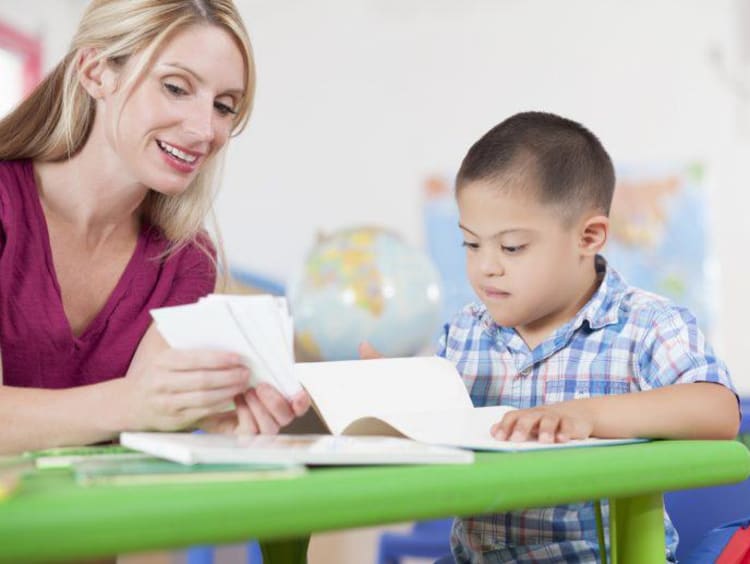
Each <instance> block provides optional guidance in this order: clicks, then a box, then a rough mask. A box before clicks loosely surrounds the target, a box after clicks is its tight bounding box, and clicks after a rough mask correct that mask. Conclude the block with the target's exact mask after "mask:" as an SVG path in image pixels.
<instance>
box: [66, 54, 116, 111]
mask: <svg viewBox="0 0 750 564" xmlns="http://www.w3.org/2000/svg"><path fill="white" fill-rule="evenodd" d="M76 59H77V60H76V68H77V70H78V81H79V82H80V83H81V86H83V88H84V90H86V92H88V93H89V96H91V97H92V98H94V99H95V100H101V99H102V98H104V97H105V96H106V95H107V94H110V93H112V92H113V91H114V89H115V86H116V82H115V78H116V77H115V76H114V71H113V69H112V68H111V65H109V64H108V61H107V60H106V59H103V58H102V57H100V56H99V51H98V50H97V49H94V48H92V47H87V48H86V49H81V50H80V51H78V54H77V56H76Z"/></svg>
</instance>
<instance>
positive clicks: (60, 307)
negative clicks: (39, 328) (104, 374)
mask: <svg viewBox="0 0 750 564" xmlns="http://www.w3.org/2000/svg"><path fill="white" fill-rule="evenodd" d="M29 167H30V171H29V172H30V175H31V183H32V186H33V188H34V193H33V194H32V197H31V200H32V205H33V207H34V212H35V213H36V215H37V219H38V222H37V223H38V224H39V225H40V227H41V237H42V246H43V247H44V249H43V251H44V258H45V262H46V265H47V271H48V273H49V277H50V280H51V282H52V286H53V287H54V289H55V292H56V294H57V303H56V304H55V306H56V309H57V314H58V319H59V321H60V323H61V326H62V327H61V328H62V329H63V330H64V331H66V333H67V336H68V337H69V338H70V340H71V341H72V342H73V343H74V344H76V345H80V344H82V343H83V342H85V341H86V340H87V339H89V338H90V337H91V336H92V335H96V334H98V333H99V332H100V328H101V327H103V326H104V325H105V324H106V321H107V319H109V317H110V315H111V314H112V311H113V310H114V309H115V307H116V305H117V303H118V302H119V301H120V297H121V296H122V294H123V293H124V292H125V290H126V289H127V287H128V284H129V283H130V279H131V278H132V276H133V272H134V270H135V269H136V265H137V264H138V262H139V259H140V257H141V256H142V255H143V253H144V251H145V246H146V233H147V226H146V224H145V223H144V224H142V225H141V226H140V228H139V230H138V240H137V241H136V245H135V249H134V250H133V254H132V255H131V256H130V259H129V260H128V262H127V264H126V265H125V269H124V270H123V271H122V274H120V278H119V279H118V280H117V284H115V287H114V288H113V289H112V292H110V294H109V296H108V297H107V300H106V301H105V302H104V305H103V306H102V307H101V309H100V310H99V311H98V312H97V313H96V315H95V316H94V317H93V318H92V319H91V321H89V323H88V324H87V325H86V326H85V327H84V329H83V331H81V332H80V333H79V334H78V335H76V334H75V333H74V332H73V326H72V325H71V324H70V319H69V318H68V314H67V313H66V312H65V304H64V303H63V298H62V289H61V288H60V281H59V280H58V278H57V270H56V269H55V261H54V258H53V256H52V244H51V241H50V236H49V226H48V224H47V216H46V215H44V208H43V207H42V201H41V197H40V194H39V186H38V185H37V182H36V172H35V170H34V163H33V162H32V161H29Z"/></svg>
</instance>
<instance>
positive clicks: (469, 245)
mask: <svg viewBox="0 0 750 564" xmlns="http://www.w3.org/2000/svg"><path fill="white" fill-rule="evenodd" d="M461 246H462V247H464V248H466V249H468V250H470V251H476V250H477V249H478V248H479V243H469V242H468V241H464V242H463V243H461Z"/></svg>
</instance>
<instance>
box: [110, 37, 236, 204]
mask: <svg viewBox="0 0 750 564" xmlns="http://www.w3.org/2000/svg"><path fill="white" fill-rule="evenodd" d="M137 62H138V57H133V58H131V60H129V61H128V63H126V65H125V66H124V68H123V69H122V70H121V71H120V72H119V73H118V74H119V77H118V80H117V82H118V86H117V88H115V89H114V90H113V91H112V92H111V93H110V94H108V95H105V96H104V97H103V98H102V99H100V103H99V105H98V111H99V112H100V113H99V115H101V116H102V118H103V119H102V121H103V126H104V135H105V137H106V139H107V141H108V142H109V145H110V146H111V147H112V148H113V149H114V155H115V156H116V158H118V159H119V160H120V161H121V163H122V165H124V169H125V170H124V172H125V173H126V174H127V175H128V176H130V177H131V179H132V180H133V181H135V182H138V183H140V184H142V185H144V186H146V187H148V188H151V189H153V190H156V191H157V192H161V193H163V194H167V195H176V194H180V193H182V192H183V191H184V190H185V189H186V188H187V187H188V186H189V185H190V183H191V182H192V180H193V179H194V178H195V176H196V174H197V173H198V172H199V171H200V169H201V168H202V167H203V166H204V165H205V163H206V162H207V161H208V159H209V158H211V157H212V156H214V155H215V154H216V152H217V151H219V149H221V148H222V147H223V146H224V144H225V143H226V142H227V139H228V138H229V135H230V133H231V131H232V128H233V126H234V123H235V122H234V118H235V114H236V111H237V108H238V106H239V103H240V99H241V97H242V95H243V93H244V91H245V81H246V77H245V73H244V68H245V66H244V60H243V57H242V53H241V51H240V49H239V48H238V47H237V44H236V43H235V41H234V39H233V38H232V36H231V35H230V34H229V33H228V32H227V31H225V30H223V29H221V28H219V27H216V26H210V25H198V26H193V27H190V28H188V29H186V30H184V31H182V32H180V33H179V34H178V35H176V36H175V37H174V38H173V39H171V40H170V41H169V42H167V43H166V44H165V45H163V46H162V47H161V48H160V50H159V51H158V52H157V54H156V56H155V60H154V63H153V65H152V66H151V67H150V68H149V69H148V70H147V71H146V72H145V74H144V75H143V77H141V79H140V80H139V82H138V83H136V85H135V87H134V88H133V89H132V91H131V92H130V93H128V92H123V91H122V90H123V89H122V84H123V83H124V82H125V81H126V80H127V78H128V76H129V75H128V73H129V71H131V70H132V68H133V66H134V65H135V64H137Z"/></svg>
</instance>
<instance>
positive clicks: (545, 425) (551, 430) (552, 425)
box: [537, 413, 561, 443]
mask: <svg viewBox="0 0 750 564" xmlns="http://www.w3.org/2000/svg"><path fill="white" fill-rule="evenodd" d="M560 426H561V418H560V416H559V415H555V414H554V413H548V414H546V415H544V416H543V417H542V420H541V421H540V422H539V432H538V437H537V438H538V439H539V442H540V443H554V442H555V438H556V437H557V434H558V429H559V428H560Z"/></svg>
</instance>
